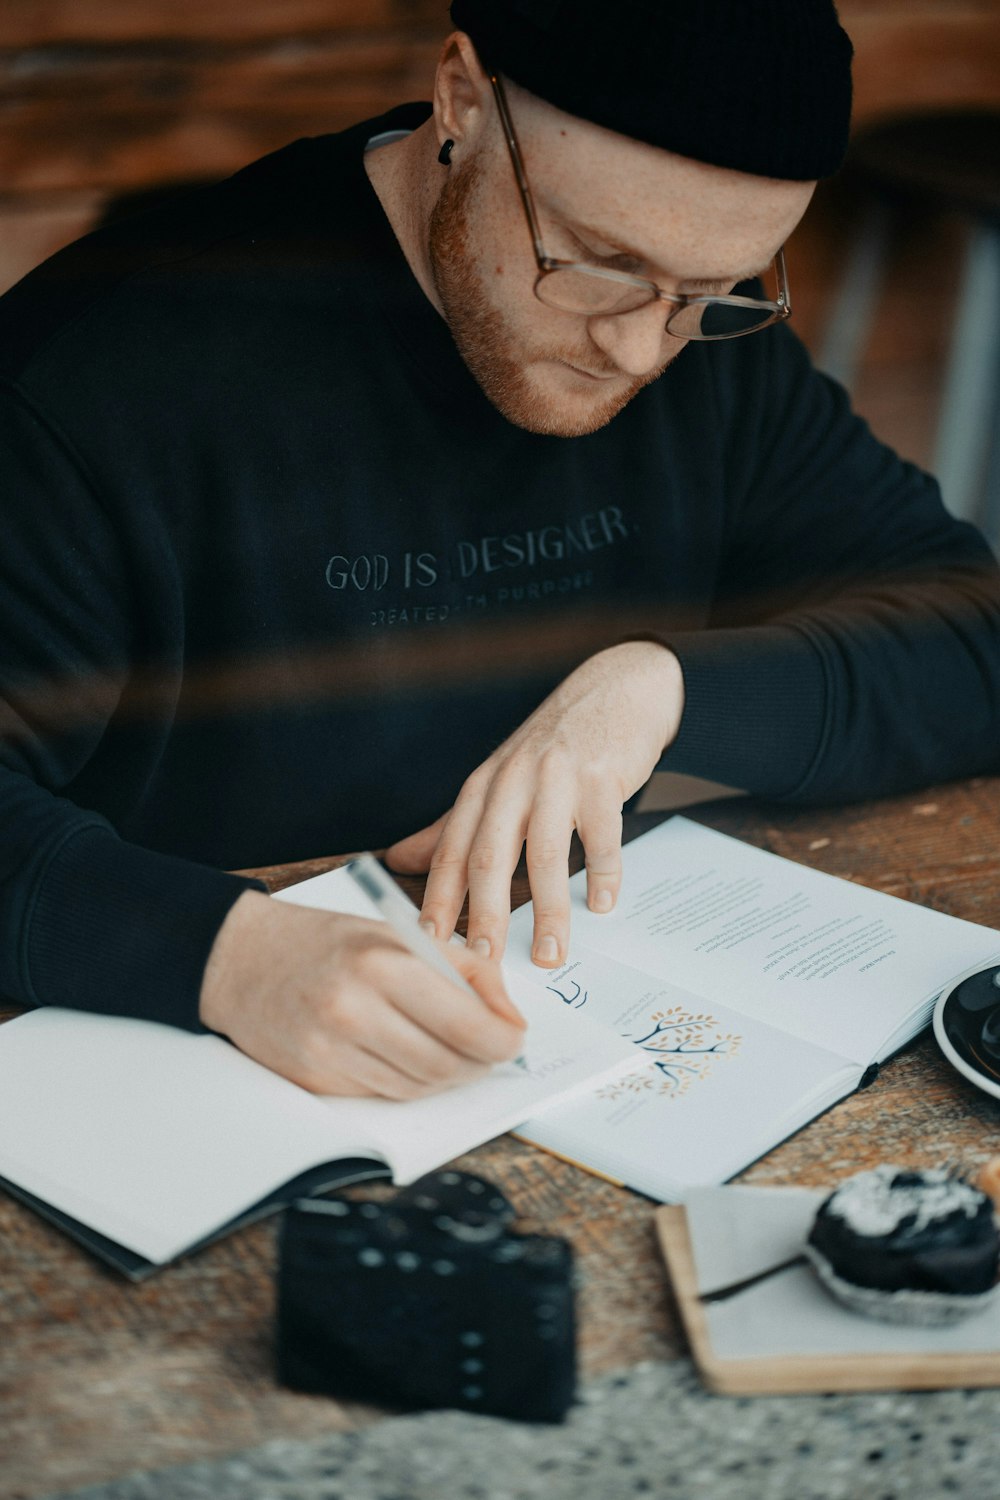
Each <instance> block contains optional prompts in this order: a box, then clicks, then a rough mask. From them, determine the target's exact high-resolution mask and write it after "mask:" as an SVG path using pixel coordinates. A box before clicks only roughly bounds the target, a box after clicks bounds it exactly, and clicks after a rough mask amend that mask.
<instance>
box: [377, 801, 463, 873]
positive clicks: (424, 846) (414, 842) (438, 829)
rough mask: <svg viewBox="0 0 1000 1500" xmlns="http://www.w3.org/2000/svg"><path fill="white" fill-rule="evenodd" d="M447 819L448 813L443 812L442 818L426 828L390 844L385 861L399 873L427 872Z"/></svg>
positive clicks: (391, 868)
mask: <svg viewBox="0 0 1000 1500" xmlns="http://www.w3.org/2000/svg"><path fill="white" fill-rule="evenodd" d="M447 821H448V813H442V814H441V816H440V818H437V819H436V820H435V821H434V822H433V823H429V824H428V826H427V827H426V828H421V829H420V830H419V831H418V832H417V833H411V834H408V835H407V837H406V838H405V839H399V840H398V841H397V842H396V843H395V844H390V846H389V848H388V849H387V850H386V851H385V862H386V864H387V865H388V866H389V868H390V870H395V871H396V872H397V874H399V875H423V874H425V873H426V871H427V870H429V869H430V865H431V858H432V856H433V854H434V850H435V849H436V848H437V846H438V843H439V842H440V839H441V833H442V831H443V829H444V825H445V823H447Z"/></svg>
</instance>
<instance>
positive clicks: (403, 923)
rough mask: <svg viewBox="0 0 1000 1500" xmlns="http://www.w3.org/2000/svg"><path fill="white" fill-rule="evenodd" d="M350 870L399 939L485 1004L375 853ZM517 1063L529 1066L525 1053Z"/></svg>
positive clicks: (360, 857) (361, 856) (363, 856)
mask: <svg viewBox="0 0 1000 1500" xmlns="http://www.w3.org/2000/svg"><path fill="white" fill-rule="evenodd" d="M347 870H348V873H349V874H350V876H351V878H352V880H353V881H354V883H355V884H356V885H358V886H360V888H361V889H362V890H363V891H364V893H365V895H366V896H367V897H368V899H369V901H371V902H372V903H373V904H374V906H375V907H376V908H377V910H378V913H379V915H380V916H381V917H384V918H385V920H386V921H387V922H388V924H389V926H390V927H391V928H392V930H393V932H394V933H395V934H396V936H397V937H398V938H399V940H400V942H401V943H404V944H405V945H406V947H407V948H409V950H410V952H411V953H414V954H416V956H417V958H422V959H423V960H424V963H427V964H430V966H431V968H432V969H433V970H434V972H435V973H436V974H440V975H441V976H442V977H443V978H444V979H447V980H449V981H450V982H451V983H452V984H457V985H458V987H459V989H461V990H465V992H466V993H467V994H469V995H471V996H472V998H473V999H474V1000H475V1001H476V1002H477V1004H479V1005H482V1004H483V1003H484V1002H483V997H482V995H479V994H477V993H476V991H475V990H474V989H473V988H472V985H471V984H470V983H469V981H468V980H467V979H464V978H463V977H462V975H461V974H460V973H459V972H458V970H457V969H456V968H454V967H453V965H451V964H450V963H449V962H448V960H447V959H446V958H445V956H444V954H443V953H442V952H441V949H440V948H439V947H438V945H437V943H436V942H435V941H434V939H433V938H432V937H431V936H430V934H429V933H427V932H425V931H424V929H423V928H422V927H421V925H420V912H419V910H418V908H417V907H416V906H414V904H413V902H412V901H411V900H410V899H409V897H408V896H406V895H405V894H404V893H403V891H401V890H400V888H399V886H398V885H397V884H396V882H395V881H394V880H393V879H392V877H391V875H387V874H386V872H385V871H384V870H383V868H382V866H381V865H380V864H379V862H378V860H377V859H375V857H374V855H371V854H359V855H358V857H357V859H352V860H351V862H350V864H349V865H348V866H347ZM514 1062H515V1064H516V1065H517V1066H518V1067H519V1068H524V1067H526V1066H527V1064H526V1062H525V1059H524V1057H523V1056H522V1057H516V1058H515V1059H514Z"/></svg>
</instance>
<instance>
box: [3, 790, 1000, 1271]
mask: <svg viewBox="0 0 1000 1500" xmlns="http://www.w3.org/2000/svg"><path fill="white" fill-rule="evenodd" d="M571 885H572V891H573V898H574V899H573V935H572V943H571V956H570V958H569V960H568V962H567V963H566V964H565V965H564V966H563V967H562V968H561V969H559V970H557V971H555V972H548V973H546V972H545V971H542V970H539V969H536V968H534V966H533V965H532V964H531V962H530V958H529V956H528V955H529V946H530V934H531V912H530V909H529V908H522V909H521V911H519V912H517V913H516V914H515V916H514V918H513V919H512V925H511V935H510V941H509V945H508V952H507V956H506V959H505V968H506V972H507V977H508V983H509V988H510V990H511V993H512V995H513V998H514V999H515V1001H516V1002H517V1004H518V1005H519V1006H520V1007H521V1009H522V1011H523V1012H524V1014H525V1016H526V1017H527V1018H528V1020H529V1030H528V1035H527V1039H526V1046H525V1055H526V1061H527V1067H526V1068H522V1067H518V1066H516V1065H514V1064H508V1065H504V1066H502V1067H499V1068H496V1069H494V1070H493V1072H492V1073H491V1074H490V1075H489V1076H488V1077H487V1078H485V1079H483V1080H481V1081H479V1082H477V1083H473V1084H469V1085H466V1086H464V1087H462V1088H459V1089H454V1090H452V1091H451V1092H449V1093H447V1094H442V1095H438V1096H437V1097H436V1098H433V1099H426V1100H419V1101H417V1102H415V1103H407V1104H395V1103H389V1102H386V1101H381V1100H353V1099H322V1098H317V1097H315V1096H314V1095H311V1094H308V1093H306V1092H305V1091H304V1090H302V1089H300V1088H297V1087H296V1086H295V1085H294V1084H291V1083H288V1082H287V1081H286V1080H284V1079H282V1078H279V1077H277V1075H275V1074H273V1073H270V1072H269V1071H268V1070H267V1069H266V1068H262V1067H260V1066H259V1065H258V1064H257V1063H254V1062H252V1061H251V1060H250V1059H249V1058H246V1057H244V1056H243V1055H242V1054H241V1053H240V1052H238V1051H237V1050H236V1049H235V1048H234V1047H232V1046H230V1045H229V1043H227V1042H225V1041H223V1040H222V1039H221V1038H219V1037H214V1036H192V1035H190V1034H188V1033H185V1032H179V1031H174V1030H172V1029H170V1028H169V1027H164V1026H159V1025H155V1024H153V1023H150V1022H143V1021H127V1020H119V1019H113V1018H108V1017H101V1016H89V1015H83V1014H80V1013H78V1012H74V1011H71V1010H45V1011H35V1012H33V1013H32V1014H30V1015H27V1016H23V1017H21V1018H19V1019H18V1020H16V1021H12V1022H9V1023H8V1024H7V1025H5V1026H0V1178H2V1179H5V1180H6V1184H7V1186H8V1187H9V1188H10V1189H11V1191H13V1192H15V1193H16V1194H18V1195H19V1196H21V1197H23V1198H24V1199H25V1201H27V1202H29V1203H31V1205H32V1206H33V1207H35V1208H37V1209H38V1210H39V1211H40V1212H43V1213H46V1214H48V1216H49V1217H51V1218H53V1219H55V1220H56V1222H58V1223H60V1224H61V1225H62V1226H63V1227H65V1228H67V1229H68V1230H69V1231H70V1232H71V1233H74V1234H76V1235H77V1237H78V1238H80V1239H82V1240H84V1241H85V1242H86V1243H88V1244H89V1246H90V1247H91V1248H92V1249H94V1250H95V1251H96V1252H97V1253H99V1254H102V1255H104V1256H105V1258H107V1259H109V1260H111V1261H112V1262H113V1263H114V1264H116V1265H117V1266H119V1268H120V1269H122V1270H125V1271H126V1272H127V1273H128V1274H130V1275H134V1276H137V1277H138V1276H140V1275H142V1274H144V1273H146V1272H148V1271H149V1270H150V1269H151V1268H152V1267H153V1266H155V1265H156V1264H162V1263H164V1262H166V1261H168V1260H170V1259H172V1258H173V1257H175V1256H177V1255H179V1254H181V1253H182V1252H184V1251H185V1250H188V1249H191V1248H192V1247H194V1246H195V1245H197V1244H200V1243H204V1242H205V1241H206V1240H209V1239H212V1238H214V1237H217V1236H218V1235H219V1234H221V1233H224V1232H226V1230H227V1229H231V1228H233V1227H235V1225H237V1224H240V1223H244V1222H246V1221H247V1220H249V1219H251V1218H254V1217H259V1216H260V1215H261V1214H262V1213H265V1212H270V1211H273V1210H274V1209H276V1208H280V1207H281V1206H282V1204H283V1203H285V1202H287V1201H289V1199H290V1198H292V1197H295V1196H300V1195H301V1194H302V1193H303V1192H306V1191H319V1190H321V1189H322V1188H323V1187H324V1186H328V1185H331V1184H335V1183H337V1182H341V1181H348V1180H358V1178H359V1177H365V1176H374V1175H385V1172H386V1164H388V1166H389V1167H390V1168H391V1170H392V1174H393V1176H394V1178H395V1180H396V1181H397V1182H399V1183H406V1182H409V1181H412V1180H413V1179H414V1178H416V1177H418V1176H420V1175H422V1174H423V1173H424V1172H427V1171H430V1170H432V1169H433V1168H434V1167H437V1166H440V1165H441V1164H442V1163H444V1162H445V1161H448V1160H450V1159H452V1158H453V1157H455V1156H457V1155H459V1154H460V1153H461V1152H464V1151H467V1150H469V1149H470V1148H471V1147H473V1146H475V1145H477V1144H479V1143H480V1142H482V1141H485V1140H488V1139H490V1138H491V1137H492V1136H495V1135H498V1134H500V1133H501V1132H502V1131H504V1130H508V1129H510V1128H511V1127H513V1126H518V1127H520V1133H521V1134H523V1135H524V1136H525V1137H527V1139H529V1140H532V1141H534V1142H536V1143H537V1144H539V1145H541V1146H543V1147H546V1148H548V1149H550V1150H554V1151H556V1152H558V1153H560V1154H562V1155H564V1156H568V1157H570V1158H572V1159H573V1160H576V1161H578V1162H580V1163H581V1164H582V1165H585V1166H587V1167H589V1168H591V1169H593V1170H595V1171H598V1172H602V1173H604V1174H605V1175H608V1176H610V1177H613V1178H615V1179H616V1180H618V1181H620V1182H622V1183H624V1184H627V1185H629V1186H631V1187H633V1188H637V1189H639V1190H640V1191H642V1192H645V1193H648V1194H650V1195H651V1196H653V1197H656V1198H662V1199H668V1200H669V1199H672V1198H675V1197H678V1196H681V1195H682V1194H683V1192H684V1191H685V1190H686V1189H687V1188H688V1187H691V1186H694V1185H702V1184H713V1183H719V1182H722V1181H724V1180H725V1179H726V1178H728V1177H730V1176H732V1174H733V1173H735V1172H737V1171H739V1170H740V1169H741V1168H742V1167H744V1166H746V1165H747V1164H748V1163H749V1162H751V1161H752V1160H754V1159H755V1157H757V1156H759V1155H760V1154H761V1153H762V1152H764V1151H766V1150H768V1149H769V1147H771V1146H773V1145H775V1144H776V1143H777V1142H778V1141H780V1140H782V1139H783V1138H784V1137H785V1136H787V1135H788V1134H790V1133H791V1132H792V1131H794V1130H796V1129H798V1128H799V1127H800V1126H801V1125H803V1124H804V1123H805V1122H806V1121H807V1120H809V1119H811V1118H812V1117H813V1116H814V1115H816V1114H818V1113H819V1112H820V1111H822V1110H823V1109H825V1108H827V1107H828V1106H829V1105H830V1104H832V1103H833V1102H834V1101H835V1100H836V1099H839V1098H840V1097H842V1096H843V1095H844V1094H847V1093H849V1092H850V1091H851V1090H852V1089H854V1088H856V1087H857V1085H858V1084H859V1082H860V1081H861V1079H862V1078H863V1076H864V1075H865V1073H866V1070H867V1069H868V1068H869V1066H870V1065H871V1064H873V1063H875V1062H878V1061H881V1060H882V1059H883V1058H885V1057H887V1056H888V1055H889V1054H890V1053H892V1052H893V1051H895V1050H896V1049H897V1048H898V1047H899V1046H901V1045H902V1043H903V1042H905V1041H906V1040H907V1039H908V1038H909V1037H910V1036H912V1035H913V1034H914V1033H915V1032H916V1031H918V1030H919V1029H920V1028H921V1027H922V1026H923V1025H924V1024H925V1023H926V1022H927V1020H928V1018H929V1015H930V1011H931V1008H932V1005H933V1002H934V998H935V996H936V995H937V993H938V992H939V991H940V990H941V989H942V988H943V987H944V986H945V985H946V984H947V983H950V982H951V981H952V980H953V979H954V978H955V977H956V976H957V975H958V974H959V973H960V972H961V971H964V970H965V969H968V968H970V967H973V966H976V965H979V964H982V963H986V962H987V961H988V960H990V959H991V958H993V957H994V956H995V955H997V954H998V953H1000V935H998V934H997V933H996V932H993V931H991V930H989V929H987V928H983V927H978V926H976V925H974V924H973V923H969V922H962V921H959V920H958V919H957V918H954V917H948V916H945V915H942V914H940V913H937V912H933V911H929V910H927V909H926V908H923V907H919V906H914V905H911V904H910V903H908V902H905V901H898V900H895V899H894V898H892V897H890V896H884V895H881V894H879V893H877V892H874V891H870V890H867V889H865V888H864V887H861V886H856V885H852V884H850V883H849V882H847V881H842V880H838V879H836V878H834V877H832V876H828V875H822V874H819V873H817V872H815V871H813V870H810V869H807V868H805V867H803V866H800V865H797V864H794V863H791V862H790V861H787V860H783V859H779V858H777V857H776V856H774V855H771V854H767V853H764V852H762V851H761V850H758V849H754V848H752V847H750V846H748V845H746V844H742V843H740V842H739V841H738V840H735V839H731V838H727V837H725V836H724V835H722V834H718V833H713V832H711V831H709V830H707V829H704V828H702V827H700V826H699V825H697V824H695V823H691V822H689V821H688V820H687V819H685V818H674V819H671V820H670V821H669V822H668V823H665V824H663V825H661V827H659V828H657V829H655V830H654V831H653V832H651V833H648V834H646V835H645V836H644V837H642V838H640V839H637V840H636V841H635V842H634V843H631V844H629V845H628V846H627V849H626V851H625V881H624V885H623V890H622V896H621V899H620V902H619V906H618V908H617V910H616V911H615V912H613V913H611V914H610V915H607V916H595V915H593V914H591V913H589V912H588V911H587V910H586V908H585V905H584V897H585V889H584V884H583V877H582V876H580V877H574V879H573V881H572V882H571ZM278 899H286V900H292V901H296V902H300V903H302V904H305V905H311V906H319V907H323V908H327V909H331V910H340V911H345V910H346V911H353V912H355V913H356V914H360V915H372V914H373V913H374V908H372V907H371V906H370V905H369V904H368V903H367V901H366V898H365V897H364V896H363V895H362V894H361V893H360V892H359V891H358V889H357V887H356V886H355V884H354V882H353V881H352V880H351V879H350V877H349V876H348V875H347V874H346V872H344V871H334V872H332V873H330V874H328V875H321V876H318V877H317V878H316V879H314V880H310V881H306V882H304V883H303V884H301V885H298V886H295V887H293V888H292V889H291V890H290V891H287V892H283V893H282V896H281V897H280V898H278ZM525 1121H526V1122H527V1123H524V1122H525Z"/></svg>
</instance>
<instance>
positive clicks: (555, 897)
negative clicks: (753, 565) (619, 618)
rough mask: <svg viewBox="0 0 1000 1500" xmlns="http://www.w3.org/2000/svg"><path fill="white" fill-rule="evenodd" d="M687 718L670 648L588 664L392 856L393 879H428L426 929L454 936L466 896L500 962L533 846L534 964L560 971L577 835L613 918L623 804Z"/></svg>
mask: <svg viewBox="0 0 1000 1500" xmlns="http://www.w3.org/2000/svg"><path fill="white" fill-rule="evenodd" d="M683 708H684V679H683V676H682V673H681V668H680V663H679V662H678V660H677V658H676V657H675V656H674V654H673V652H671V651H669V650H667V648H666V647H665V646H660V645H657V644H656V643H655V642H651V641H629V642H626V643H624V644H622V645H620V646H612V647H610V648H609V649H608V650H606V651H601V652H600V653H599V654H598V655H597V656H592V657H591V658H590V659H589V660H588V661H585V662H584V663H583V665H582V666H580V667H578V668H577V669H576V671H575V672H572V673H571V674H570V676H569V677H567V678H566V679H565V681H564V682H562V683H560V685H559V686H558V687H557V688H556V690H555V692H554V693H551V694H550V695H549V697H548V698H546V700H545V702H544V703H542V704H541V705H540V706H539V707H538V708H537V709H536V710H535V712H534V713H533V714H532V715H531V717H530V718H529V719H527V720H526V721H525V722H524V723H523V724H522V725H521V727H520V729H518V730H516V731H515V732H514V734H512V735H511V737H510V739H508V740H506V741H505V742H504V744H502V745H501V746H500V748H499V750H496V751H495V752H494V753H493V755H491V756H490V758H489V760H487V761H484V762H483V764H482V765H481V766H479V767H478V768H477V769H476V770H475V771H473V773H472V775H471V776H470V777H469V779H468V780H467V781H466V783H465V785H464V786H463V787H462V790H461V792H460V793H459V796H458V799H457V801H456V802H455V805H454V807H453V808H452V809H451V811H450V812H449V813H446V814H445V815H444V817H442V818H439V819H438V821H437V822H436V823H432V824H431V825H430V827H429V828H424V829H422V830H421V831H420V832H419V833H415V834H412V835H411V836H410V837H409V838H406V839H403V840H401V841H400V842H399V843H398V844H394V845H393V847H392V848H391V849H390V850H389V851H388V854H387V859H388V862H389V864H390V865H391V866H392V868H393V869H395V870H399V871H401V872H402V871H406V872H410V873H417V872H422V871H424V870H428V869H429V870H430V874H429V876H428V880H427V891H426V894H425V896H424V904H423V913H422V915H423V920H424V921H425V923H427V924H428V925H432V926H433V928H434V931H435V933H436V934H437V936H438V937H441V938H444V937H447V935H448V934H449V933H450V932H451V931H452V929H453V928H454V926H455V922H456V921H457V919H458V914H459V912H460V910H461V907H462V902H463V901H464V899H465V894H466V891H468V894H469V946H470V948H472V950H473V951H474V952H477V953H481V954H483V955H486V956H492V957H493V958H496V959H499V957H500V955H501V954H502V952H503V948H504V943H505V941H506V936H507V923H508V921H509V918H510V880H511V876H512V874H513V873H514V869H515V867H516V865H517V862H518V859H519V858H520V854H521V848H522V846H526V849H527V863H528V878H529V881H530V883H531V894H532V898H533V901H534V911H535V931H534V940H533V946H532V958H533V959H534V961H535V963H536V964H540V965H541V966H542V967H544V968H555V967H556V966H557V965H558V964H559V963H561V962H562V960H563V957H564V956H565V953H566V945H567V942H568V939H569V888H568V865H567V859H568V854H569V844H570V839H571V837H572V834H573V830H574V828H575V829H576V830H577V832H578V833H579V835H580V840H581V842H582V844H583V847H584V850H585V852H586V856H587V904H588V906H589V907H590V909H591V911H600V912H603V911H610V910H611V908H612V907H613V906H614V904H615V902H616V900H617V899H618V891H619V887H620V885H621V869H622V865H621V834H622V818H621V812H622V804H623V803H624V802H625V801H626V800H627V798H629V797H630V796H631V795H632V793H633V792H636V791H638V789H639V787H641V786H642V785H643V783H644V782H645V781H647V780H648V778H649V776H650V775H651V773H652V771H653V769H654V767H655V766H656V763H657V761H658V760H659V758H660V756H661V755H662V753H663V751H664V750H665V749H666V747H667V746H668V745H669V744H670V743H671V741H672V740H673V739H674V737H675V736H676V734H677V730H678V728H679V727H680V721H681V714H682V712H683Z"/></svg>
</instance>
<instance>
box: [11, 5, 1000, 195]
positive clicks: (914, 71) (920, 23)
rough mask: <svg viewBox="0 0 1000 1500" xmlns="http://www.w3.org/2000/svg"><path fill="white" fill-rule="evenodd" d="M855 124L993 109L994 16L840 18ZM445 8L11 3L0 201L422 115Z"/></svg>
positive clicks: (997, 78) (204, 173)
mask: <svg viewBox="0 0 1000 1500" xmlns="http://www.w3.org/2000/svg"><path fill="white" fill-rule="evenodd" d="M841 12H842V16H843V19H844V22H845V24H846V25H847V27H848V29H849V30H850V31H851V34H852V36H853V38H854V42H855V49H856V60H855V120H856V122H857V123H863V122H867V121H869V120H871V119H873V118H875V117H877V116H880V115H884V114H889V113H894V112H896V111H898V110H902V109H914V108H919V107H923V106H931V107H935V108H940V107H945V106H948V105H954V104H961V103H965V104H985V105H989V104H994V105H995V104H998V103H1000V6H998V0H962V3H958V4H949V3H945V0H918V3H912V0H910V3H907V0H843V3H842V5H841ZM448 24H449V23H448V18H447V11H446V7H445V5H444V4H443V3H441V0H395V3H393V0H371V3H367V0H281V3H278V0H256V3H252V4H251V3H247V0H222V3H220V4H217V5H212V6H207V7H206V6H202V5H200V4H198V3H196V0H179V3H177V4H170V3H168V0H103V3H89V0H61V3H60V0H52V3H42V0H6V4H5V5H4V6H2V7H0V193H2V194H5V195H8V196H10V197H16V196H20V195H22V194H28V195H31V194H38V193H61V192H70V191H79V190H81V189H89V190H101V191H103V192H107V193H118V192H122V191H126V190H131V189H135V188H138V187H143V186H148V185H149V184H151V183H156V182H164V181H175V180H185V179H192V178H204V177H212V176H218V175H224V174H226V173H228V172H231V171H233V170H235V169H236V168H237V167H239V166H241V165H243V164H244V163H245V162H247V161H249V160H251V159H253V158H254V157H256V156H259V155H261V154H263V153H264V152H266V151H269V150H272V149H274V148H275V147H277V146H280V145H282V144H283V143H284V142H286V141H288V140H291V139H293V138H295V137H296V136H299V135H314V134H319V133H322V132H324V131H328V130H337V129H340V128H341V127H343V126H344V125H346V124H348V123H351V122H353V121H355V120H358V119H363V118H365V117H367V116H370V115H373V114H376V113H378V112H380V111H381V110H384V109H387V108H388V107H390V106H391V105H393V104H396V103H399V102H400V101H401V100H403V99H406V98H414V97H426V96H427V94H428V92H429V87H430V81H431V78H432V76H433V67H434V62H435V60H436V56H437V52H438V48H439V46H440V42H441V40H442V39H443V38H444V36H445V35H446V33H447V30H448Z"/></svg>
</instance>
